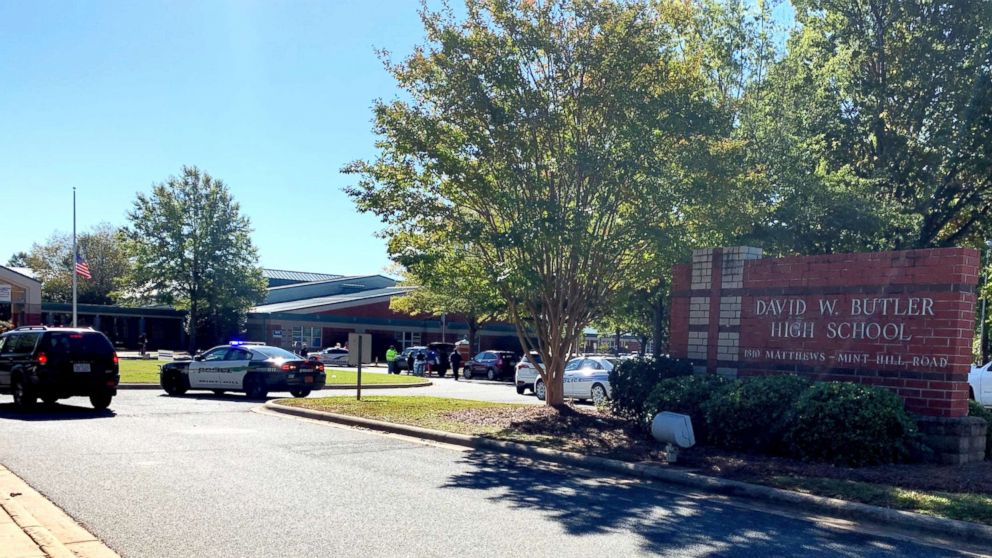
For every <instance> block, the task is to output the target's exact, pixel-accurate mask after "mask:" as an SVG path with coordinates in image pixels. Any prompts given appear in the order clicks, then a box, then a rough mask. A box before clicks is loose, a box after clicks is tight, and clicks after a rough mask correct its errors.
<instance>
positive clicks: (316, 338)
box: [293, 326, 323, 349]
mask: <svg viewBox="0 0 992 558" xmlns="http://www.w3.org/2000/svg"><path fill="white" fill-rule="evenodd" d="M320 332H321V331H320V328H319V327H305V326H293V346H294V347H295V346H296V344H297V343H306V344H307V347H309V348H311V349H320V348H321V347H322V346H323V345H322V344H321V341H320Z"/></svg>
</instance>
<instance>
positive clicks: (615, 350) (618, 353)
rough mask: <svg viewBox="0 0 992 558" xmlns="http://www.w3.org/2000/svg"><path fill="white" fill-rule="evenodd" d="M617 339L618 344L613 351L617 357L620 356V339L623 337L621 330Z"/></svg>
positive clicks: (617, 334) (618, 331)
mask: <svg viewBox="0 0 992 558" xmlns="http://www.w3.org/2000/svg"><path fill="white" fill-rule="evenodd" d="M616 337H617V344H616V347H615V348H614V349H613V354H614V355H616V356H620V338H621V335H620V330H619V329H618V330H617V333H616Z"/></svg>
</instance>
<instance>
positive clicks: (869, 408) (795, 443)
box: [785, 382, 919, 466]
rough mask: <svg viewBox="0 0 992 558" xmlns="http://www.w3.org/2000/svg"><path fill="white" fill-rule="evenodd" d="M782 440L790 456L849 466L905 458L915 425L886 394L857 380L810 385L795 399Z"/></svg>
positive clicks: (914, 444)
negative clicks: (789, 423) (792, 412)
mask: <svg viewBox="0 0 992 558" xmlns="http://www.w3.org/2000/svg"><path fill="white" fill-rule="evenodd" d="M794 413H795V414H794V418H793V423H792V427H791V428H790V429H789V431H788V432H787V433H786V436H785V441H786V443H787V444H789V447H790V450H791V452H792V454H793V455H795V456H797V457H800V458H802V459H810V460H816V461H829V462H833V463H837V464H843V465H850V466H863V465H878V464H884V463H894V462H900V461H905V460H907V459H908V458H909V457H910V456H911V455H912V453H913V451H914V450H915V449H916V447H917V446H918V443H919V442H918V433H917V430H916V423H915V422H914V421H913V420H912V419H911V418H910V417H909V415H908V414H907V413H906V411H905V409H903V403H902V400H901V399H899V397H898V396H896V395H895V394H893V393H892V392H890V391H888V390H885V389H882V388H878V387H874V386H867V385H863V384H855V383H848V382H825V383H819V384H814V385H813V386H812V387H810V388H809V389H808V390H806V392H805V393H803V394H802V396H801V397H800V398H799V400H798V401H797V402H796V405H795V408H794Z"/></svg>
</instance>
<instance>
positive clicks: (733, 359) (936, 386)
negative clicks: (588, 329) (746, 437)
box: [671, 248, 979, 416]
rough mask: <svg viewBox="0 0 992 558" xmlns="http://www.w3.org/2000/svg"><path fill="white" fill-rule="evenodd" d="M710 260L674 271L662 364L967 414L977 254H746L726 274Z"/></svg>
mask: <svg viewBox="0 0 992 558" xmlns="http://www.w3.org/2000/svg"><path fill="white" fill-rule="evenodd" d="M728 250H731V251H733V250H735V249H728ZM709 254H710V261H707V260H706V259H705V255H704V254H703V253H702V252H700V253H697V254H695V255H694V263H693V264H691V265H682V266H678V267H676V269H675V279H674V283H673V298H672V324H671V331H672V334H671V343H672V345H671V346H672V353H673V355H675V356H680V357H689V358H693V360H694V361H695V363H696V364H697V365H698V366H699V367H700V368H702V367H704V366H705V367H706V369H707V370H708V371H709V372H718V373H725V374H728V375H735V374H736V375H737V376H741V377H746V376H754V375H766V374H800V375H804V376H807V377H809V378H812V379H815V380H844V381H856V382H861V383H866V384H872V385H878V386H883V387H887V388H889V389H892V390H893V391H895V392H896V393H897V394H899V395H900V396H901V397H902V398H903V399H904V400H905V402H906V407H907V409H909V410H911V411H913V412H917V413H920V414H925V415H933V416H964V415H966V414H967V412H968V407H967V400H968V384H967V375H968V370H969V367H970V363H971V342H972V335H973V331H974V319H975V314H974V312H975V298H976V297H975V289H976V285H977V283H978V266H979V257H978V253H977V251H975V250H971V249H966V248H947V249H933V250H909V251H900V252H878V253H861V254H834V255H827V256H805V257H788V258H778V259H754V258H756V257H757V255H756V254H755V253H749V254H746V255H745V256H744V257H743V258H739V257H738V258H737V260H736V267H735V260H734V258H735V257H737V256H734V255H733V254H731V255H730V256H729V257H730V259H727V257H726V256H721V255H720V252H715V253H714V252H709ZM736 254H737V255H738V256H739V255H740V252H737V253H736ZM721 266H724V267H728V266H729V269H730V273H731V275H728V274H727V273H721V272H720V268H721ZM707 269H709V270H710V272H711V275H710V277H709V279H710V282H709V284H707V283H706V280H705V279H706V275H705V273H706V270H707ZM734 269H737V270H738V271H737V273H738V275H737V276H733V275H732V273H733V270H734ZM694 281H695V282H694ZM735 281H736V282H735ZM714 293H715V295H714ZM707 299H708V301H709V302H708V304H709V307H708V308H707V307H706V304H707V303H706V302H705V301H706V300H707ZM704 355H705V356H704Z"/></svg>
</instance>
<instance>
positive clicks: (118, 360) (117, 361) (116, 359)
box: [114, 353, 121, 364]
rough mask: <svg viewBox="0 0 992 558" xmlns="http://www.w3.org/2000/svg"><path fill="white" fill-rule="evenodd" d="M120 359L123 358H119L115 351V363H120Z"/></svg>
mask: <svg viewBox="0 0 992 558" xmlns="http://www.w3.org/2000/svg"><path fill="white" fill-rule="evenodd" d="M120 361H121V360H120V359H119V358H117V353H114V364H119V363H120Z"/></svg>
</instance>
